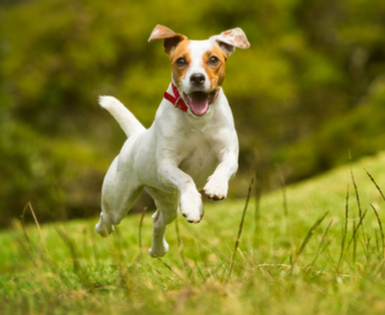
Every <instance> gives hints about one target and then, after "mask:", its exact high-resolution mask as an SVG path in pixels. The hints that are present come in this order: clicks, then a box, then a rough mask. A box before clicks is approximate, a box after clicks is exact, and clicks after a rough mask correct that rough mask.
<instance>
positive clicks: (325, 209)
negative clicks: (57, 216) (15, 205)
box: [0, 153, 385, 315]
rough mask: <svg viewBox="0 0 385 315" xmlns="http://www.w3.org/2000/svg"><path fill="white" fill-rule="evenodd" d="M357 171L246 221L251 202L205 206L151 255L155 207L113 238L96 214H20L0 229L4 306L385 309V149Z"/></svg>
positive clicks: (294, 194) (106, 310)
mask: <svg viewBox="0 0 385 315" xmlns="http://www.w3.org/2000/svg"><path fill="white" fill-rule="evenodd" d="M367 172H368V173H369V174H370V175H371V176H372V177H373V178H374V181H375V182H376V183H377V185H378V186H379V187H376V186H375V183H374V181H373V180H372V179H371V178H370V177H369V176H368V174H367ZM352 173H353V174H354V180H353V179H352ZM352 173H351V170H350V167H349V166H345V167H341V168H338V169H336V170H334V171H332V172H329V173H328V174H325V175H323V176H321V177H318V178H315V179H312V180H310V181H307V182H304V183H301V184H298V185H294V186H289V187H285V188H283V189H282V190H281V191H277V192H275V193H272V194H268V195H265V196H263V198H262V199H261V200H260V202H257V200H256V199H255V198H251V200H250V202H249V205H248V209H247V212H246V215H245V220H244V222H243V226H242V229H240V223H241V219H242V214H243V211H244V209H245V200H226V201H223V202H218V203H214V202H210V203H207V204H206V205H205V217H204V219H203V221H202V222H201V223H200V224H198V225H191V224H188V223H186V222H185V220H184V218H183V217H181V216H179V217H178V220H177V222H176V224H175V223H173V224H171V225H170V226H169V228H168V231H167V240H168V242H169V244H170V252H169V253H168V254H167V255H166V256H165V257H163V258H162V259H152V258H150V257H149V256H148V254H147V252H148V249H149V246H150V241H151V230H152V223H151V217H150V216H149V215H145V216H144V219H143V225H142V228H141V229H140V228H139V227H140V222H141V215H131V216H129V217H128V218H126V219H125V220H124V221H123V222H122V223H121V225H120V226H119V227H118V229H117V233H115V234H113V235H112V236H111V237H109V238H107V239H103V238H101V237H100V236H99V235H97V234H96V233H95V232H94V225H95V223H96V222H97V219H96V218H95V219H93V220H84V221H71V222H68V223H55V224H49V225H44V226H38V225H33V226H27V227H25V228H24V227H23V224H22V222H16V223H15V226H14V228H13V229H11V230H7V231H3V232H1V233H0V243H1V255H0V291H1V301H0V313H1V314H13V315H14V314H109V315H112V314H384V313H385V265H384V261H385V260H384V257H385V256H384V254H385V252H384V248H385V245H384V235H383V231H382V226H381V224H382V222H384V219H385V213H384V209H385V201H384V199H383V198H382V196H381V187H383V188H384V189H383V190H384V191H385V153H381V154H379V155H378V156H376V157H373V158H366V159H364V160H362V161H360V162H358V163H355V164H353V165H352ZM355 184H356V185H355ZM245 190H247V187H245ZM356 192H357V193H356ZM357 197H359V198H357ZM32 206H33V205H32ZM376 214H378V217H377V215H376ZM25 215H28V216H31V215H32V212H31V209H30V208H27V209H26V214H25ZM36 218H37V220H38V218H39V213H38V210H37V209H36ZM381 221H382V222H381ZM384 228H385V227H384ZM240 232H241V235H240V238H239V243H236V240H237V237H238V235H239V233H240ZM139 235H141V237H139ZM235 248H237V249H236V250H235Z"/></svg>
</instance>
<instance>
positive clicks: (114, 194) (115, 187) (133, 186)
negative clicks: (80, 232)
mask: <svg viewBox="0 0 385 315" xmlns="http://www.w3.org/2000/svg"><path fill="white" fill-rule="evenodd" d="M119 166H120V165H119V157H117V158H116V159H115V160H114V161H113V162H112V164H111V166H110V168H109V169H108V172H107V174H106V177H105V178H104V182H103V188H102V212H101V213H100V221H99V222H98V224H96V227H95V228H96V232H98V233H99V234H100V235H101V236H103V237H106V236H107V235H108V234H110V233H112V232H113V231H114V225H117V224H119V222H120V221H121V220H122V219H123V218H124V217H125V215H126V213H127V211H128V210H129V209H130V208H131V207H132V205H133V204H134V203H135V201H136V200H137V199H138V197H139V195H140V193H141V192H142V190H143V185H142V184H141V183H140V182H139V181H138V180H136V179H135V177H136V176H135V174H134V173H133V172H130V171H129V169H128V168H126V169H125V168H124V167H120V169H119Z"/></svg>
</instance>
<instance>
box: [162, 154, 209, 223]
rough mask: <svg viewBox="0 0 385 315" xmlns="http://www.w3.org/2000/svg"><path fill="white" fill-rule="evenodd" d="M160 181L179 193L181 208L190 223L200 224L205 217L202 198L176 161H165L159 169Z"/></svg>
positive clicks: (191, 180)
mask: <svg viewBox="0 0 385 315" xmlns="http://www.w3.org/2000/svg"><path fill="white" fill-rule="evenodd" d="M158 177H159V180H160V181H161V182H162V183H163V184H165V185H167V186H169V187H174V188H176V189H177V190H178V192H179V208H180V212H181V213H182V215H183V216H184V217H185V218H186V219H187V221H188V222H190V223H198V222H199V221H200V220H201V219H202V217H203V205H202V196H201V194H200V193H199V192H198V190H197V188H196V186H195V183H194V181H193V179H192V178H191V177H190V176H189V175H187V174H186V173H184V172H183V171H182V170H180V169H179V168H178V166H177V165H176V163H175V161H173V160H170V159H165V160H163V161H162V162H161V163H160V165H159V168H158Z"/></svg>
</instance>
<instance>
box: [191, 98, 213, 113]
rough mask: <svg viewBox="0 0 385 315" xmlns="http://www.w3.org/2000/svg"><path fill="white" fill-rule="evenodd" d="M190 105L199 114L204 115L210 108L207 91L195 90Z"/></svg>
mask: <svg viewBox="0 0 385 315" xmlns="http://www.w3.org/2000/svg"><path fill="white" fill-rule="evenodd" d="M190 107H191V110H192V112H193V113H194V114H195V115H197V116H202V115H203V114H205V113H206V112H207V110H208V109H209V97H208V95H207V94H206V93H202V92H194V93H191V95H190Z"/></svg>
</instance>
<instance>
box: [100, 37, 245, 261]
mask: <svg viewBox="0 0 385 315" xmlns="http://www.w3.org/2000/svg"><path fill="white" fill-rule="evenodd" d="M191 45H193V46H194V45H195V46H194V47H193V48H194V49H195V50H196V51H197V52H198V51H199V52H200V53H197V54H196V55H194V56H193V58H194V62H193V66H194V71H195V70H196V69H198V70H199V71H203V72H204V68H203V67H202V66H201V65H200V64H199V61H198V60H195V58H200V57H199V55H200V54H202V53H203V51H204V49H206V48H205V47H211V45H212V42H210V41H209V40H207V41H204V42H200V43H197V42H192V43H191ZM207 49H209V48H207ZM185 84H187V82H186V83H185ZM187 85H188V84H187ZM188 88H189V87H188V86H186V89H188ZM168 93H170V94H172V88H171V85H170V86H169V87H168ZM100 104H101V105H102V106H103V107H104V108H105V109H107V110H108V111H109V112H110V113H111V114H112V115H113V116H114V117H115V119H116V120H117V121H118V122H119V124H120V125H121V127H122V128H123V130H124V131H125V133H126V134H127V136H128V139H127V141H126V142H125V143H124V145H123V148H122V150H121V152H120V154H119V155H118V156H117V157H116V158H115V160H114V161H113V163H112V164H111V166H110V168H109V170H108V172H107V174H106V177H105V179H104V182H103V188H102V212H101V215H100V221H99V223H98V224H97V225H96V230H97V232H98V233H100V234H101V235H102V236H107V235H108V234H109V233H111V232H112V231H113V230H114V225H116V224H119V222H120V221H121V220H122V218H123V217H124V216H125V215H126V212H127V210H128V209H130V208H131V206H132V205H133V203H134V202H135V200H136V199H137V197H138V196H139V195H140V193H141V192H142V190H143V189H146V190H147V191H148V193H149V194H150V195H151V196H152V197H153V198H154V200H155V204H156V206H157V211H156V212H155V214H154V215H153V222H154V230H153V242H152V246H151V249H150V255H151V256H153V257H159V256H163V255H164V254H165V253H166V252H167V250H168V245H167V242H166V240H165V238H164V234H165V229H166V225H167V224H169V223H171V222H172V221H173V220H174V219H175V217H176V215H177V212H178V209H179V211H180V212H181V213H182V215H183V216H185V217H186V219H187V220H188V221H189V222H194V223H198V222H199V221H200V220H201V219H202V217H203V205H202V196H201V194H200V193H199V191H200V190H202V189H203V190H204V193H205V194H206V195H208V196H209V197H210V198H214V199H223V198H226V196H227V190H228V181H229V180H230V178H231V177H232V176H233V175H234V174H235V172H236V171H237V168H238V139H237V134H236V131H235V128H234V122H233V116H232V113H231V110H230V107H229V104H228V102H227V99H226V96H225V95H224V93H223V90H222V89H221V90H220V92H219V95H218V98H217V99H216V101H215V102H214V103H213V104H211V105H210V110H209V111H207V112H206V114H204V115H203V116H200V117H196V116H194V115H193V114H191V113H190V112H188V113H186V112H183V111H181V110H179V109H177V108H175V107H174V106H173V105H172V104H171V103H170V102H169V101H167V100H165V99H163V100H162V102H161V103H160V106H159V108H158V110H157V113H156V117H155V121H154V123H153V124H152V126H151V127H150V128H149V129H148V130H146V129H145V128H144V127H143V126H142V125H141V124H140V123H139V122H138V121H137V120H136V118H135V117H134V116H133V115H132V114H131V113H130V112H129V111H128V110H127V109H126V108H125V107H124V106H123V104H121V103H120V102H119V101H118V100H116V99H115V98H113V97H108V96H104V97H101V98H100Z"/></svg>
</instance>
